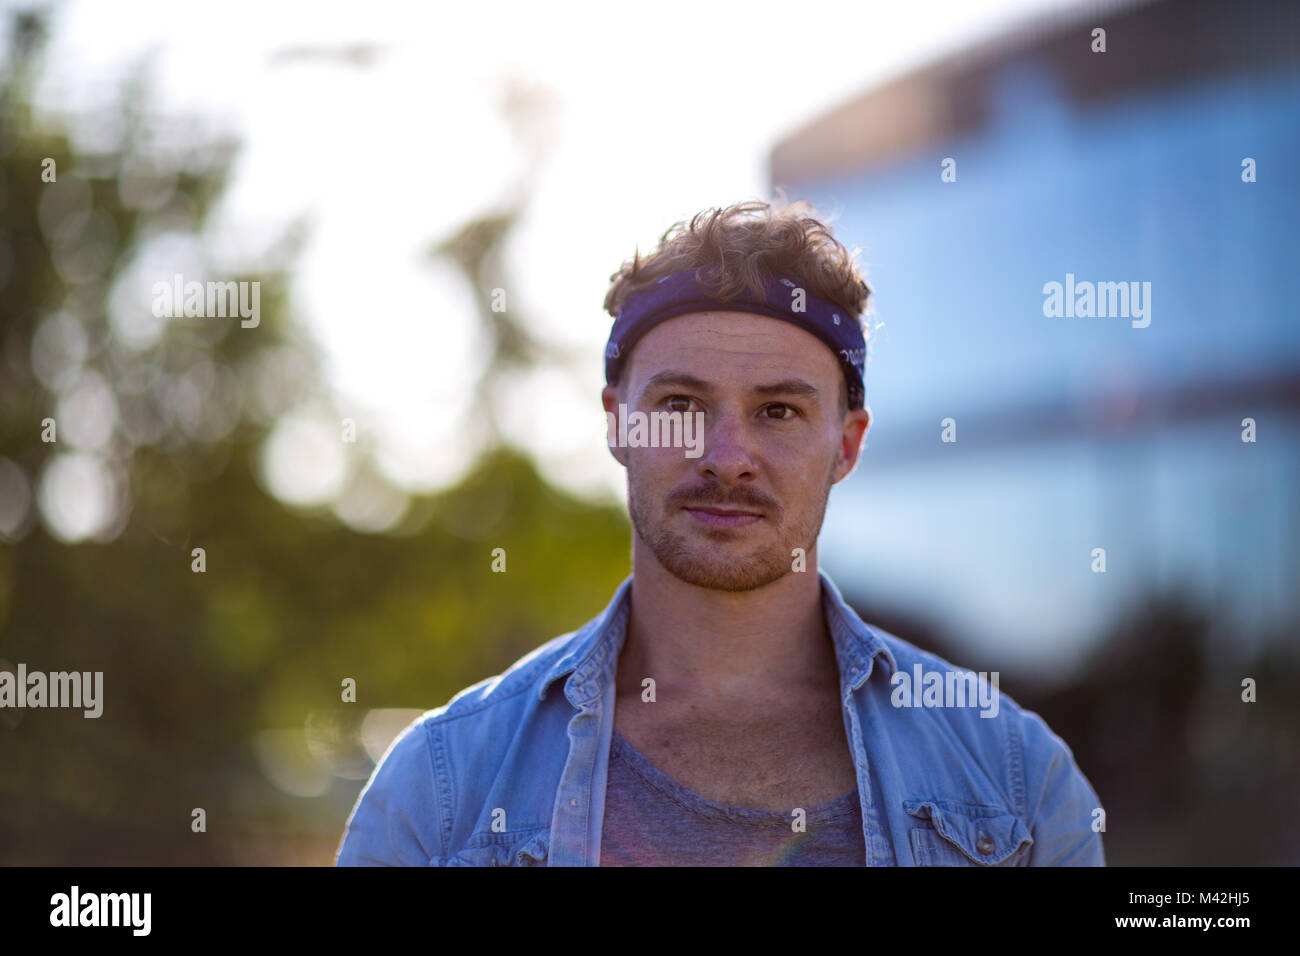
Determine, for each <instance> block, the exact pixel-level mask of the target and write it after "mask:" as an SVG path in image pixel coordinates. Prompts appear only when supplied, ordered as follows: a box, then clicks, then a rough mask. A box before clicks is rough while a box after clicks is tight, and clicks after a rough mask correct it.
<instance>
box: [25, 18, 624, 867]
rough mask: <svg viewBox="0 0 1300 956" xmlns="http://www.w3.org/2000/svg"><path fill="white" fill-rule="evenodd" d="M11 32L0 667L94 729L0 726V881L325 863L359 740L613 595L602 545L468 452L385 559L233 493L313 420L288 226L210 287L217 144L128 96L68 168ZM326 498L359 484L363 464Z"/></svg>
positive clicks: (569, 509) (619, 566)
mask: <svg viewBox="0 0 1300 956" xmlns="http://www.w3.org/2000/svg"><path fill="white" fill-rule="evenodd" d="M13 27H14V28H13V30H12V31H11V37H12V42H11V46H10V49H9V50H8V51H7V53H6V54H5V57H6V59H5V63H4V67H3V77H4V79H3V81H2V82H0V310H3V311H2V312H0V348H2V349H3V357H2V364H0V490H2V491H3V501H0V666H5V664H6V663H7V664H8V665H9V666H14V665H16V664H17V663H19V662H23V663H26V664H27V666H28V668H29V669H32V670H43V671H66V670H77V671H102V672H103V674H104V705H103V716H102V717H100V718H99V719H97V720H91V719H85V718H83V717H82V715H81V712H80V711H66V710H65V711H54V710H45V711H37V710H28V711H14V710H5V711H0V862H3V863H28V864H58V863H88V864H98V863H131V864H138V863H284V862H307V863H328V862H330V860H331V858H332V856H331V855H332V852H333V850H334V848H335V846H336V844H337V841H338V839H339V837H340V836H341V834H342V826H343V822H344V819H345V816H346V812H347V810H348V809H349V807H350V806H351V803H352V801H353V800H354V799H355V797H356V794H357V792H358V791H359V789H360V786H361V784H362V782H363V780H364V777H365V776H366V775H367V774H368V772H369V770H370V767H371V765H372V764H371V758H370V757H368V756H367V755H366V752H365V751H364V750H363V749H362V742H361V738H360V734H359V729H360V727H361V726H362V724H363V719H364V717H365V716H366V714H368V713H370V712H372V711H373V710H375V709H383V708H415V709H426V708H428V707H433V706H438V705H440V704H442V703H444V702H445V701H446V700H447V699H448V698H449V697H450V696H451V694H452V693H454V692H455V691H457V690H459V689H461V688H462V687H464V686H466V685H468V684H471V683H474V682H476V681H478V680H480V679H482V678H483V677H485V676H487V675H489V674H493V673H496V672H499V671H500V670H501V669H502V668H503V667H504V666H505V665H507V664H508V663H510V662H511V661H512V660H514V659H515V658H517V657H518V656H520V655H521V654H523V653H525V652H526V651H528V650H529V649H531V648H532V647H535V646H536V645H538V644H540V643H541V642H542V641H544V640H547V639H549V638H551V637H553V636H554V635H555V634H557V633H560V632H562V631H566V630H569V629H571V628H573V627H575V626H577V625H578V624H580V623H581V622H582V621H584V620H585V619H587V618H588V617H589V616H590V615H591V614H592V613H594V612H595V611H596V610H598V609H599V608H600V607H601V606H603V604H604V603H605V602H606V601H607V600H608V597H609V594H610V593H611V591H612V590H613V588H614V586H615V585H616V584H617V583H618V581H619V580H621V578H622V577H623V575H624V574H625V573H626V568H627V560H628V559H627V534H628V530H627V524H626V518H625V516H624V515H623V514H622V513H621V512H620V511H619V510H618V509H612V508H608V507H597V506H593V505H591V504H588V503H585V502H582V501H578V500H575V499H572V498H570V497H568V496H566V495H564V494H562V493H560V492H558V491H556V490H554V489H552V488H551V487H549V486H548V485H547V484H546V483H545V482H544V481H543V480H542V479H541V478H540V477H539V475H538V473H537V472H536V470H535V469H534V467H533V466H532V464H531V462H530V461H529V460H528V459H527V458H526V457H524V456H522V455H521V454H519V453H518V452H516V451H514V450H512V449H510V448H508V447H504V446H501V445H499V444H498V445H495V446H493V447H492V448H491V449H490V451H489V452H488V453H487V454H485V456H484V457H483V458H482V460H481V461H480V462H478V463H477V466H476V467H475V468H473V469H472V470H471V472H470V473H469V475H468V477H467V478H466V479H464V480H463V481H462V482H461V483H460V484H459V485H458V486H457V487H455V488H452V489H449V490H447V491H445V492H443V493H440V494H437V495H432V496H425V497H417V498H415V499H413V500H412V502H411V505H410V508H409V509H408V513H407V515H406V518H405V519H404V520H403V521H402V522H401V524H400V525H399V526H398V527H397V528H396V529H395V530H394V533H392V534H388V535H363V534H358V533H356V532H355V531H352V530H349V529H348V528H346V527H344V526H343V525H341V524H340V523H339V522H338V521H337V520H336V519H335V518H334V517H333V515H332V514H331V513H330V511H329V510H328V509H326V508H323V507H322V508H315V509H302V508H289V507H286V506H285V505H284V504H282V503H281V502H279V501H277V500H275V499H274V498H273V497H271V496H270V495H269V494H268V493H267V492H266V491H265V490H264V489H263V487H262V486H261V484H260V483H259V482H258V481H257V480H256V477H255V476H256V474H257V464H258V455H259V450H260V448H261V446H262V443H263V442H264V440H265V439H266V437H267V435H268V433H269V431H270V429H271V428H272V427H273V426H274V424H275V422H276V421H277V420H279V419H280V418H281V417H282V416H284V415H285V414H287V413H289V412H290V411H292V410H293V409H295V408H300V407H302V406H303V405H305V404H309V403H310V404H312V405H313V406H314V407H316V408H318V409H321V408H323V409H327V410H331V411H332V410H333V409H334V406H333V404H332V400H331V397H330V395H329V394H328V392H327V390H326V389H325V388H324V387H323V386H321V384H320V374H319V364H318V358H317V355H316V352H315V350H314V348H313V346H312V344H311V342H310V340H309V339H308V338H307V337H306V336H305V335H304V334H303V332H302V331H301V330H300V329H299V328H298V326H296V325H295V324H294V323H293V322H292V320H291V317H290V314H291V313H290V303H289V300H288V296H287V289H288V277H289V275H290V273H291V270H292V268H293V263H294V257H295V255H296V252H297V249H298V247H299V245H300V243H301V239H302V236H303V231H302V229H301V228H299V227H296V226H294V227H291V228H289V229H287V230H286V232H285V235H284V236H283V237H282V239H281V241H279V242H278V243H276V244H275V245H274V246H273V247H272V248H271V249H270V250H268V251H267V252H266V254H265V255H264V256H263V257H262V258H261V261H260V264H259V267H258V268H257V270H256V273H255V274H247V275H235V276H231V275H228V274H223V273H222V272H221V271H220V270H221V269H222V268H223V267H222V265H221V263H219V262H216V261H215V260H214V259H212V258H211V250H210V249H209V247H208V243H207V241H206V239H205V234H204V225H205V222H206V221H207V217H208V215H209V213H210V211H211V210H212V209H213V208H214V205H215V204H216V202H217V201H218V199H219V197H220V196H221V194H222V190H223V189H224V187H225V184H226V181H227V178H228V175H229V172H230V167H231V161H232V159H233V158H234V156H235V155H236V145H235V144H234V143H233V142H232V141H231V140H230V139H229V138H225V137H222V136H220V135H200V133H199V132H196V130H197V129H198V128H197V127H196V126H192V125H190V124H183V125H178V123H177V121H176V120H169V119H165V118H163V117H160V116H158V115H156V114H155V113H154V112H152V111H151V110H150V109H149V108H148V97H147V94H148V86H147V83H145V82H144V80H143V79H142V77H143V72H141V74H140V75H139V76H140V78H137V80H136V81H135V82H133V83H131V84H130V85H128V87H127V88H126V89H125V90H124V92H123V102H122V106H121V109H120V114H119V115H118V116H101V117H98V118H97V119H98V121H100V122H103V123H106V124H108V125H109V128H116V129H119V130H120V133H121V135H120V137H119V142H118V143H117V145H116V146H114V147H113V148H112V149H110V150H108V151H106V152H93V153H92V152H89V151H87V150H85V149H84V148H78V147H77V146H76V145H75V139H74V138H73V137H71V136H70V135H69V133H68V131H67V130H66V129H65V128H64V127H63V126H62V125H61V124H60V123H58V122H55V121H53V120H51V119H50V118H49V117H40V116H37V115H35V114H34V112H33V110H32V108H31V105H30V104H31V85H32V83H33V78H34V77H35V76H36V75H37V71H38V69H39V67H40V62H39V61H40V57H41V55H42V52H41V51H42V38H43V33H44V30H45V25H44V22H43V20H42V19H41V18H40V17H39V16H37V15H34V14H20V15H18V16H16V17H15V19H14V25H13ZM196 136H198V137H199V138H196ZM47 160H52V161H53V167H52V168H53V170H54V174H53V177H52V181H46V180H45V179H43V178H42V173H43V171H44V170H45V169H48V168H51V164H50V163H47V162H46V161H47ZM512 215H514V213H512ZM504 228H508V223H505V224H502V223H499V222H497V218H496V217H485V218H484V219H483V220H482V221H478V222H473V223H469V224H467V225H466V226H465V228H464V230H462V232H461V234H462V235H475V234H481V233H484V232H485V231H492V230H494V229H495V230H500V229H504ZM499 234H500V233H498V235H499ZM452 246H453V247H457V248H460V247H461V246H463V244H459V245H458V244H456V243H454V242H453V243H452ZM449 248H450V247H449ZM175 272H182V273H185V274H186V277H187V279H188V278H189V277H190V275H191V274H194V275H195V276H196V277H197V276H198V274H200V273H201V274H203V275H204V276H205V277H207V278H213V279H218V278H219V279H222V280H225V279H232V278H233V279H235V280H246V281H254V280H256V281H258V282H260V283H261V286H260V288H261V320H260V323H259V324H258V326H257V327H256V328H243V327H241V325H240V324H239V322H238V321H237V320H223V319H181V318H175V319H166V320H158V319H157V318H156V317H155V316H153V315H152V312H151V298H150V290H151V288H152V284H153V283H154V282H157V281H167V280H169V279H170V278H171V276H172V275H173V273H175ZM475 287H476V288H479V285H478V284H476V286H475ZM474 320H475V318H474V317H466V321H474ZM509 351H510V354H511V359H512V360H513V361H527V360H528V356H527V355H526V354H524V353H523V352H521V351H520V350H517V349H513V348H511V349H510V350H509ZM340 417H341V416H340ZM50 418H53V419H54V420H55V425H56V432H55V436H56V438H57V440H56V441H54V442H47V441H43V440H42V432H43V430H44V429H43V425H42V422H44V421H45V420H46V419H50ZM334 420H336V421H337V420H339V417H335V419H334ZM357 474H358V476H359V479H358V480H371V481H374V480H379V479H377V478H376V472H375V471H374V469H373V468H372V467H371V465H370V463H369V462H361V463H359V464H358V471H357ZM195 548H202V549H203V552H204V563H205V570H204V571H203V572H202V573H198V572H196V571H194V570H192V565H193V562H194V557H193V551H194V549H195ZM495 548H504V549H505V551H506V554H507V560H508V564H507V569H508V570H507V572H506V573H504V574H498V573H493V571H492V570H491V563H492V552H493V549H495ZM348 678H350V679H351V680H352V681H354V682H355V686H356V703H349V702H345V701H344V700H343V699H342V694H341V690H340V688H341V685H342V683H343V681H344V680H345V679H348ZM390 730H391V728H390ZM308 794H310V795H312V796H308ZM195 808H203V809H204V811H205V813H206V827H207V830H206V832H205V833H195V832H193V831H192V829H191V820H192V817H191V811H192V810H193V809H195Z"/></svg>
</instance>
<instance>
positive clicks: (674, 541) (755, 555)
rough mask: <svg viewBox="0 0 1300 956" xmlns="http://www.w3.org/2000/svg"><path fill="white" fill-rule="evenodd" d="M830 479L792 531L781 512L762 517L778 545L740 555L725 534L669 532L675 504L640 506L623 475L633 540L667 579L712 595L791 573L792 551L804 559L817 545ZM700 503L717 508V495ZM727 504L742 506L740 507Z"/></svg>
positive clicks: (632, 484) (631, 475) (641, 502)
mask: <svg viewBox="0 0 1300 956" xmlns="http://www.w3.org/2000/svg"><path fill="white" fill-rule="evenodd" d="M833 473H834V466H833V465H832V467H831V468H830V469H828V471H827V474H826V478H825V480H824V481H823V482H822V489H821V493H820V495H819V499H820V500H819V501H818V502H817V507H816V508H814V509H811V510H809V511H808V512H806V513H804V514H803V515H802V516H799V520H798V522H797V524H796V525H795V526H794V527H790V528H788V529H785V528H783V527H782V525H781V519H782V517H783V516H784V515H785V513H786V511H785V509H784V508H779V507H778V508H775V509H765V510H766V511H767V513H766V514H765V515H764V517H763V520H764V521H775V522H776V528H777V532H778V537H779V540H777V541H776V542H773V543H772V544H768V545H759V546H757V547H753V548H750V549H748V550H746V551H742V550H741V549H740V547H739V546H738V545H737V544H736V543H734V542H733V541H732V540H731V538H732V536H731V535H730V534H728V533H725V532H722V533H719V534H717V535H716V536H714V535H710V534H709V532H708V531H707V529H703V528H701V530H700V531H699V532H696V533H693V534H692V533H682V532H678V531H674V530H673V529H672V528H670V527H669V518H670V516H672V515H675V514H679V513H682V512H681V508H680V507H679V506H678V505H675V504H672V505H668V506H667V507H665V508H661V507H658V506H657V504H656V503H654V502H653V501H647V500H645V496H642V495H641V494H639V492H638V484H637V481H636V480H635V477H634V473H633V469H632V468H631V467H629V468H628V473H627V500H628V514H629V515H630V516H631V518H632V528H633V530H634V531H635V533H636V535H637V537H638V538H640V539H641V540H642V541H643V542H644V543H645V545H646V546H647V547H648V548H649V549H650V553H651V554H653V555H654V556H655V559H656V560H657V561H658V562H659V564H660V565H661V566H662V567H663V568H664V570H666V571H667V572H668V573H669V574H671V575H672V576H673V577H675V578H678V579H679V580H681V581H684V582H686V583H687V584H693V585H695V586H696V587H701V588H708V589H710V590H714V591H753V590H756V589H758V588H761V587H766V586H767V585H769V584H771V583H772V582H774V581H777V580H780V579H781V578H783V577H785V575H787V574H791V573H793V571H794V567H793V565H794V560H795V556H794V554H793V551H794V549H795V548H802V549H803V553H804V555H805V556H806V555H807V553H808V552H809V551H811V550H812V548H813V546H814V545H815V544H816V543H817V536H818V535H819V534H820V533H821V527H822V521H823V519H824V518H825V517H826V505H827V502H828V501H829V500H830V493H831V485H832V484H833V483H834V482H833V481H832V480H831V476H832V474H833ZM701 503H706V504H721V503H722V500H721V495H720V496H719V497H718V498H715V499H714V500H712V501H708V502H704V501H701ZM730 504H732V505H736V506H740V507H743V506H744V502H730ZM688 520H694V519H689V518H688Z"/></svg>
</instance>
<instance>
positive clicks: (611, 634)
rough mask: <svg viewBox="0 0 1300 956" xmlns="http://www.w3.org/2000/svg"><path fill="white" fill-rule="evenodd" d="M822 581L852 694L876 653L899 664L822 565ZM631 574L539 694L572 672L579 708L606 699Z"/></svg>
mask: <svg viewBox="0 0 1300 956" xmlns="http://www.w3.org/2000/svg"><path fill="white" fill-rule="evenodd" d="M818 577H819V578H820V579H821V585H822V613H823V614H824V615H825V618H826V627H827V629H828V630H829V631H830V635H831V641H832V642H833V643H834V645H835V656H836V659H837V661H838V663H839V668H840V688H841V691H842V693H843V696H844V698H845V699H846V700H847V698H848V697H849V695H850V694H852V693H853V692H854V691H856V690H857V689H858V688H859V687H861V686H862V685H863V684H864V683H866V681H867V678H868V677H870V676H871V672H872V669H873V667H874V665H875V660H876V657H877V656H881V657H883V658H884V660H885V663H886V664H888V666H889V673H890V674H893V673H894V671H896V670H897V669H898V664H897V662H896V661H895V660H894V654H893V652H892V651H891V650H890V649H889V647H888V645H887V644H886V643H885V642H884V640H883V639H882V638H881V637H880V635H879V633H878V632H877V631H876V629H875V628H873V627H872V626H871V625H870V624H867V623H865V622H864V621H863V620H862V618H860V617H858V615H857V612H856V611H854V610H853V608H851V607H849V605H848V604H847V603H846V602H845V601H844V598H843V596H842V595H841V594H840V591H839V588H837V587H836V586H835V582H834V581H832V580H831V579H830V576H829V575H827V574H826V572H825V571H821V570H819V571H818ZM631 590H632V575H628V577H627V578H626V579H624V581H623V583H622V584H620V585H619V587H618V590H617V591H615V592H614V597H613V598H612V599H611V600H610V602H609V604H608V605H607V606H606V607H605V609H604V610H603V611H601V612H600V614H598V615H597V616H596V617H594V618H593V619H592V620H590V621H588V622H587V623H586V624H584V625H583V626H582V628H581V629H579V630H578V631H577V632H576V633H575V634H574V637H573V641H572V644H571V646H570V648H569V650H568V652H567V653H565V654H564V655H563V656H562V657H561V658H560V659H559V660H558V661H556V662H555V664H554V665H553V666H552V667H551V669H550V670H549V671H547V673H546V676H545V677H544V678H543V679H542V682H541V685H540V687H539V689H538V693H537V696H538V699H539V700H541V699H545V697H546V693H547V691H548V690H549V689H550V686H551V684H553V683H554V682H555V681H557V680H559V679H560V678H561V677H563V676H564V675H566V674H568V675H569V679H568V680H567V681H565V682H564V696H565V697H567V698H568V700H569V703H571V704H573V706H574V707H577V708H578V709H579V710H586V709H587V708H589V707H591V706H592V705H593V704H594V703H595V702H596V701H598V700H600V699H601V695H602V694H603V693H604V689H605V685H606V682H607V681H609V680H612V679H613V675H614V671H615V668H614V666H613V664H614V660H613V659H616V658H617V656H618V653H619V651H620V650H622V647H623V639H624V637H625V636H626V633H627V615H628V605H629V597H630V594H631Z"/></svg>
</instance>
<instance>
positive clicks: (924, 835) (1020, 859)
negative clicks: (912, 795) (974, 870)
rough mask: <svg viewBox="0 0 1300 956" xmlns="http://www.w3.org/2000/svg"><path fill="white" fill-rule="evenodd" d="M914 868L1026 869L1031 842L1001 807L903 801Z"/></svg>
mask: <svg viewBox="0 0 1300 956" xmlns="http://www.w3.org/2000/svg"><path fill="white" fill-rule="evenodd" d="M903 809H904V810H906V811H907V813H908V814H909V815H911V816H912V817H914V818H915V825H913V826H912V827H911V828H910V830H909V833H908V839H909V841H910V843H911V850H912V858H913V859H914V860H915V862H916V865H917V866H1025V865H1027V861H1028V857H1029V847H1031V846H1032V845H1033V842H1034V838H1033V837H1031V836H1030V835H1029V830H1028V829H1027V828H1026V827H1025V825H1024V823H1022V822H1021V820H1020V818H1019V817H1018V816H1016V815H1015V814H1014V813H1009V812H1008V811H1007V810H1005V809H1004V808H1002V807H987V806H977V805H974V804H968V803H954V802H952V801H947V800H905V801H903Z"/></svg>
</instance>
